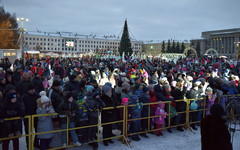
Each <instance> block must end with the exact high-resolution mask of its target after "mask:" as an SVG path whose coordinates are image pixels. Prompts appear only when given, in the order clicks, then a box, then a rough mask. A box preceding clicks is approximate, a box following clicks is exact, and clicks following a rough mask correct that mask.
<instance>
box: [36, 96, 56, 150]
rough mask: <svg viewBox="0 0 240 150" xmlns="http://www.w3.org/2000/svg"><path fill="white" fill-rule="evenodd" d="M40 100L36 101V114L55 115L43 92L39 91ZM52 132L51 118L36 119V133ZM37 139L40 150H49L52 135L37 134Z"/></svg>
mask: <svg viewBox="0 0 240 150" xmlns="http://www.w3.org/2000/svg"><path fill="white" fill-rule="evenodd" d="M39 94H40V96H41V98H39V99H38V100H37V103H38V108H37V111H36V113H37V114H53V113H55V111H54V109H53V107H52V105H51V102H50V100H49V98H48V97H47V96H46V92H45V91H41V92H40V93H39ZM49 131H53V122H52V117H51V116H43V117H38V125H37V132H38V133H41V132H49ZM37 137H38V139H40V150H45V149H48V148H49V145H50V143H51V141H52V138H53V133H47V134H39V135H37Z"/></svg>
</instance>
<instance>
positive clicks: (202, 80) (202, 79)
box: [198, 78, 206, 85]
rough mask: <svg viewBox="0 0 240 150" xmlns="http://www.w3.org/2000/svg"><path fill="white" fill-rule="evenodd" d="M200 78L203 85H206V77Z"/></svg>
mask: <svg viewBox="0 0 240 150" xmlns="http://www.w3.org/2000/svg"><path fill="white" fill-rule="evenodd" d="M198 80H199V81H201V83H202V85H204V84H205V82H206V79H204V78H199V79H198Z"/></svg>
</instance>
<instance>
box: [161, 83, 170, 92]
mask: <svg viewBox="0 0 240 150" xmlns="http://www.w3.org/2000/svg"><path fill="white" fill-rule="evenodd" d="M162 88H163V91H167V90H168V89H169V88H170V85H168V84H165V85H163V86H162Z"/></svg>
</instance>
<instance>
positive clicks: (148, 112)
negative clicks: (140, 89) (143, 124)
mask: <svg viewBox="0 0 240 150" xmlns="http://www.w3.org/2000/svg"><path fill="white" fill-rule="evenodd" d="M150 119H152V118H150V105H149V104H148V132H149V131H150V125H151V124H150Z"/></svg>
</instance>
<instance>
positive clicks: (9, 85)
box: [4, 84, 16, 93]
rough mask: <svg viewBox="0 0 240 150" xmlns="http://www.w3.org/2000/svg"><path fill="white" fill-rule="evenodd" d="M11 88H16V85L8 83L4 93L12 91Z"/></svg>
mask: <svg viewBox="0 0 240 150" xmlns="http://www.w3.org/2000/svg"><path fill="white" fill-rule="evenodd" d="M11 90H16V87H15V86H13V85H12V84H7V85H6V86H5V91H4V93H8V92H9V91H11Z"/></svg>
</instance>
